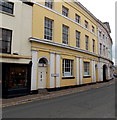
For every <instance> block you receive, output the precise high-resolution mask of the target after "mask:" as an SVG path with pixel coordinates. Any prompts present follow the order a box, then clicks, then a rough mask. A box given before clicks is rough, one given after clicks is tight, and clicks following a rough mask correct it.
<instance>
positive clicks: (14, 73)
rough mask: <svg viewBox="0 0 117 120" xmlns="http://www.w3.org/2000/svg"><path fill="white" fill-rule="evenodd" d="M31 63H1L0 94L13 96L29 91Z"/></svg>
mask: <svg viewBox="0 0 117 120" xmlns="http://www.w3.org/2000/svg"><path fill="white" fill-rule="evenodd" d="M30 85H31V63H30V64H14V63H13V64H12V63H10V64H9V63H3V64H2V95H3V97H5V98H7V97H15V96H21V95H26V94H29V93H30Z"/></svg>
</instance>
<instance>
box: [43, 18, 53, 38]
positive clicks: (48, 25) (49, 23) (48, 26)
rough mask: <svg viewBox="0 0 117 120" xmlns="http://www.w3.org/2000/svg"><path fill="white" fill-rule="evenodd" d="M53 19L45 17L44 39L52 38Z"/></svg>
mask: <svg viewBox="0 0 117 120" xmlns="http://www.w3.org/2000/svg"><path fill="white" fill-rule="evenodd" d="M52 34H53V20H51V19H48V18H45V27H44V39H47V40H52V36H53V35H52Z"/></svg>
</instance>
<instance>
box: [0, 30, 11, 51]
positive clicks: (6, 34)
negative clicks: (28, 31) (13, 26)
mask: <svg viewBox="0 0 117 120" xmlns="http://www.w3.org/2000/svg"><path fill="white" fill-rule="evenodd" d="M11 40H12V30H8V29H3V28H0V52H2V53H11Z"/></svg>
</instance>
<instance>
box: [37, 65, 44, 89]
mask: <svg viewBox="0 0 117 120" xmlns="http://www.w3.org/2000/svg"><path fill="white" fill-rule="evenodd" d="M38 88H46V67H39V72H38Z"/></svg>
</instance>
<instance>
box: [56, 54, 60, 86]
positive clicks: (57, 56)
mask: <svg viewBox="0 0 117 120" xmlns="http://www.w3.org/2000/svg"><path fill="white" fill-rule="evenodd" d="M56 74H58V77H56V87H60V55H59V54H56Z"/></svg>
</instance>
